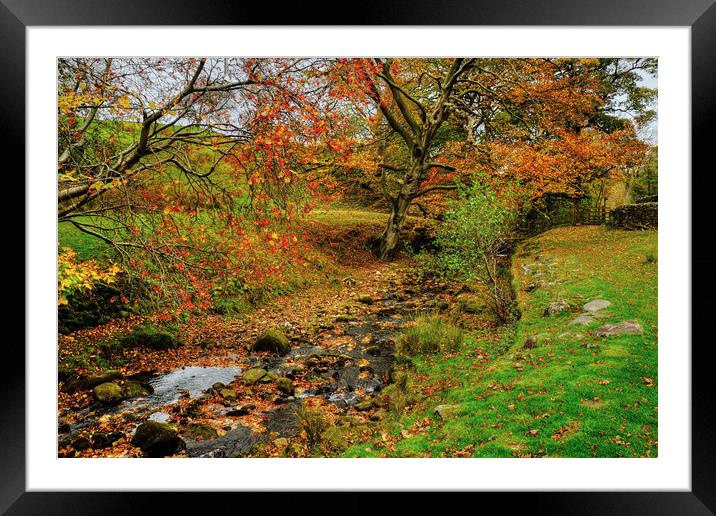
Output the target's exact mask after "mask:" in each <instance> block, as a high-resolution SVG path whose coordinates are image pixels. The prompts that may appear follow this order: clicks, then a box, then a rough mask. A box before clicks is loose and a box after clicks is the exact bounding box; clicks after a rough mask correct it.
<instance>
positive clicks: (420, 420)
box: [346, 226, 658, 457]
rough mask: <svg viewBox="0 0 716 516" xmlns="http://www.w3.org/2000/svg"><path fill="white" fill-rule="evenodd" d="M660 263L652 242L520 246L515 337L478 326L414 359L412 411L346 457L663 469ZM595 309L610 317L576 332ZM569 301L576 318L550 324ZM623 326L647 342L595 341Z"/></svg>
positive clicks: (550, 237)
mask: <svg viewBox="0 0 716 516" xmlns="http://www.w3.org/2000/svg"><path fill="white" fill-rule="evenodd" d="M656 254H657V233H656V232H655V231H647V232H627V231H618V230H607V229H606V228H602V227H596V226H591V227H571V228H560V229H556V230H553V231H550V232H548V233H546V234H544V235H541V236H540V237H537V238H535V239H532V240H528V241H526V242H523V243H522V245H521V246H520V247H519V249H518V250H517V252H516V254H515V257H514V260H513V274H514V278H515V288H516V290H517V293H518V294H517V295H518V301H519V304H520V309H521V311H522V318H521V319H520V321H519V322H518V323H517V324H516V326H515V327H514V328H505V327H503V328H501V329H500V328H495V327H490V325H489V324H487V323H486V322H485V321H481V319H480V318H479V317H478V318H476V319H475V320H474V321H473V323H472V324H471V325H469V324H468V325H467V327H466V328H465V334H464V338H463V340H462V343H461V345H460V350H459V351H457V352H454V351H447V350H446V351H443V352H441V353H436V354H432V355H418V356H416V357H414V358H412V359H411V362H412V364H413V366H414V367H412V368H407V369H406V371H407V372H408V375H407V378H408V379H407V381H406V382H405V387H404V388H403V389H402V392H403V393H404V396H406V397H408V398H410V399H409V401H407V402H405V403H404V404H403V405H405V406H407V407H408V409H406V408H405V407H399V410H393V411H392V412H390V413H389V416H388V417H387V418H386V420H385V421H384V422H383V423H382V429H381V430H379V431H378V432H377V433H376V434H374V435H373V438H372V439H371V440H369V441H363V442H360V443H357V444H355V445H353V446H352V447H351V448H349V449H348V450H347V452H346V455H348V456H403V457H405V456H466V457H469V456H474V457H655V456H656V455H657V440H658V437H657V435H658V434H657V420H658V414H657V404H658V395H657V256H656ZM594 299H604V300H608V301H610V302H611V306H609V307H608V308H607V309H604V310H602V311H601V312H600V316H601V317H599V318H595V319H594V320H593V321H591V322H590V323H588V324H587V325H579V324H572V321H573V319H574V318H575V317H577V315H578V314H579V313H580V312H581V307H582V305H583V304H584V303H586V302H588V301H591V300H594ZM560 300H564V301H566V302H567V303H568V304H569V306H570V308H569V309H568V310H566V311H564V312H561V313H558V314H556V315H555V316H545V315H544V311H545V308H546V307H547V306H548V305H549V304H550V303H552V302H555V301H560ZM624 320H636V321H638V322H639V324H640V325H641V326H642V327H643V333H642V334H636V335H620V336H611V337H597V336H595V335H594V332H595V330H596V329H597V328H598V327H599V326H600V325H603V324H605V323H617V322H620V321H624ZM528 339H529V341H530V342H529V343H527V344H526V345H525V343H526V342H527V341H528ZM439 405H443V407H441V410H440V412H441V413H442V416H440V415H438V414H436V413H435V408H436V406H439Z"/></svg>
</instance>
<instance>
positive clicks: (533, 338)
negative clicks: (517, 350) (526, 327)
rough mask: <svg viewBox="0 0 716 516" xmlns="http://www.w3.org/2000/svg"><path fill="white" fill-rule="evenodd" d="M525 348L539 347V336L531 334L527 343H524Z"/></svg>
mask: <svg viewBox="0 0 716 516" xmlns="http://www.w3.org/2000/svg"><path fill="white" fill-rule="evenodd" d="M522 347H523V348H524V349H534V348H536V347H537V336H536V335H530V336H529V337H527V339H525V343H524V344H523V345H522Z"/></svg>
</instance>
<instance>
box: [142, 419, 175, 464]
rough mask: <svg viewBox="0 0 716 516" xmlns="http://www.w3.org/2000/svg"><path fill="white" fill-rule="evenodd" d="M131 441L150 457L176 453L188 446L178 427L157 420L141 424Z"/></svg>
mask: <svg viewBox="0 0 716 516" xmlns="http://www.w3.org/2000/svg"><path fill="white" fill-rule="evenodd" d="M131 443H132V445H133V446H136V447H137V448H139V449H141V450H142V452H144V454H145V455H146V456H148V457H166V456H167V455H174V454H175V453H177V452H178V451H180V450H182V449H183V448H184V447H185V446H186V445H185V443H184V441H183V440H182V439H181V437H179V433H178V432H177V429H176V427H174V426H173V425H170V424H167V423H159V422H157V421H147V422H145V423H142V424H141V425H139V426H138V427H137V431H136V432H135V434H134V437H132V441H131Z"/></svg>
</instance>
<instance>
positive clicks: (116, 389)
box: [94, 382, 124, 405]
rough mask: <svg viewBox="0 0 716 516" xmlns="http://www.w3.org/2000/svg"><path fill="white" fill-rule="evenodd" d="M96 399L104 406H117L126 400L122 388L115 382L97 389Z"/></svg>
mask: <svg viewBox="0 0 716 516" xmlns="http://www.w3.org/2000/svg"><path fill="white" fill-rule="evenodd" d="M94 397H95V399H96V400H97V401H99V402H100V403H101V404H102V405H116V404H117V403H119V402H120V401H122V399H123V398H124V396H123V394H122V388H121V387H120V386H119V385H117V384H116V383H114V382H105V383H102V384H100V385H98V386H97V387H95V388H94Z"/></svg>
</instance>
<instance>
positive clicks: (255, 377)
mask: <svg viewBox="0 0 716 516" xmlns="http://www.w3.org/2000/svg"><path fill="white" fill-rule="evenodd" d="M264 376H266V369H262V368H260V367H252V368H251V369H247V370H246V371H244V372H243V374H242V375H241V379H242V380H244V383H245V384H246V385H253V384H255V383H256V382H258V381H259V380H260V379H261V378H263V377H264Z"/></svg>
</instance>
